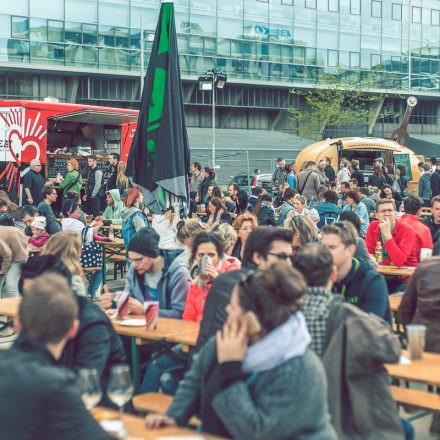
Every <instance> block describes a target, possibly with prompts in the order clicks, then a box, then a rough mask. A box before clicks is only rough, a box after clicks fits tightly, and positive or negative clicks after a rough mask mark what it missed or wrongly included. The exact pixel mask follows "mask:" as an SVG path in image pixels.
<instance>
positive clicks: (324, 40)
mask: <svg viewBox="0 0 440 440" xmlns="http://www.w3.org/2000/svg"><path fill="white" fill-rule="evenodd" d="M317 38H318V40H317V41H318V45H317V47H318V48H325V49H338V33H337V32H332V31H322V30H318V33H317Z"/></svg>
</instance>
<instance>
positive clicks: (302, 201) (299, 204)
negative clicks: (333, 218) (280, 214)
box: [287, 194, 319, 225]
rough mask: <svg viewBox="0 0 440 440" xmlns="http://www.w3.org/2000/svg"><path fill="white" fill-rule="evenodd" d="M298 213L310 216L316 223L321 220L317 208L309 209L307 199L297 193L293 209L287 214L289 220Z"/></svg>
mask: <svg viewBox="0 0 440 440" xmlns="http://www.w3.org/2000/svg"><path fill="white" fill-rule="evenodd" d="M297 215H304V216H306V217H309V218H310V220H312V221H313V222H314V223H315V225H317V224H318V222H319V214H318V211H317V210H316V209H315V208H312V209H308V208H307V200H306V198H305V197H303V196H300V195H299V194H296V195H295V197H294V198H293V209H292V211H290V212H289V213H288V214H287V220H288V219H289V218H290V217H296V216H297Z"/></svg>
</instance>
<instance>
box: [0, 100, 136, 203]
mask: <svg viewBox="0 0 440 440" xmlns="http://www.w3.org/2000/svg"><path fill="white" fill-rule="evenodd" d="M137 118H138V111H137V110H130V109H121V108H113V107H98V106H93V105H83V104H66V103H60V102H52V101H51V102H46V101H26V100H0V189H2V190H3V191H6V192H7V193H8V194H9V195H10V197H11V198H12V199H13V200H14V201H18V202H20V201H21V194H22V191H21V187H22V185H21V181H22V179H23V176H24V175H25V174H26V173H27V172H28V171H29V162H30V161H31V160H32V159H39V160H40V162H41V163H42V164H43V166H44V173H45V176H46V178H50V177H55V176H52V175H51V174H53V173H54V172H55V171H57V170H58V171H59V170H60V163H62V161H63V160H64V159H65V160H64V162H66V161H67V159H68V158H70V157H72V156H73V157H75V158H77V159H80V158H83V159H84V163H85V162H86V161H85V158H86V156H87V155H88V154H91V153H93V154H96V155H97V156H98V158H100V159H101V162H102V163H104V162H105V161H106V157H108V155H109V154H111V153H119V154H121V158H122V159H123V160H124V161H126V160H127V156H128V152H129V150H130V146H131V142H132V139H133V135H134V132H135V130H136V125H137ZM63 157H64V159H63ZM55 164H56V165H57V166H55Z"/></svg>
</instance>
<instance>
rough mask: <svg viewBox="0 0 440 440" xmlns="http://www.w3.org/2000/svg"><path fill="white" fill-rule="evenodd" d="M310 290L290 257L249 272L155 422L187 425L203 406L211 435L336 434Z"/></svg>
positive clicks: (330, 437)
mask: <svg viewBox="0 0 440 440" xmlns="http://www.w3.org/2000/svg"><path fill="white" fill-rule="evenodd" d="M306 291H307V284H306V282H305V280H304V278H303V276H302V275H301V274H300V273H299V272H298V271H297V270H295V269H293V268H292V267H291V266H289V265H288V264H287V263H284V264H283V263H278V264H275V265H273V266H271V267H270V268H267V269H264V270H259V271H257V272H255V273H253V274H251V275H250V276H247V277H243V278H242V280H241V281H240V282H239V283H238V284H237V285H236V287H235V288H234V290H233V291H232V295H231V300H230V302H229V304H228V305H227V307H226V311H227V314H228V318H227V321H226V323H225V325H224V326H223V330H222V331H220V330H219V331H218V332H217V335H216V338H215V339H214V338H213V339H211V340H210V341H209V342H207V343H206V344H205V345H204V346H203V347H202V349H201V350H200V352H199V353H198V356H197V357H195V358H194V359H193V362H192V364H191V368H190V370H189V371H188V373H187V374H186V375H185V378H184V380H183V381H182V382H181V383H180V385H179V388H178V390H177V393H176V395H175V397H174V400H173V403H172V404H171V406H170V407H169V409H168V410H167V412H166V414H165V415H149V416H147V418H146V424H147V427H148V428H157V427H160V426H173V425H176V424H179V425H184V424H185V423H186V422H187V421H188V420H189V419H190V418H191V416H193V415H194V414H195V411H198V412H197V415H198V416H199V417H200V419H201V426H202V429H203V431H204V432H206V433H208V434H211V435H218V436H222V437H226V438H233V439H257V438H258V439H269V438H270V439H272V440H283V439H294V438H295V439H299V438H310V439H312V438H316V439H318V438H322V439H324V438H325V439H327V440H335V439H336V434H335V432H334V429H333V427H332V425H331V423H330V416H329V413H328V404H327V398H328V397H327V391H326V375H325V372H324V368H323V366H322V364H321V363H320V361H319V360H318V358H317V356H316V354H315V353H314V352H313V351H312V350H311V349H310V348H309V344H310V341H311V338H310V334H309V332H308V330H307V325H306V322H305V319H304V316H303V314H302V312H301V311H300V307H301V298H302V297H303V295H304V294H305V293H306ZM298 414H301V417H298V416H297V415H298Z"/></svg>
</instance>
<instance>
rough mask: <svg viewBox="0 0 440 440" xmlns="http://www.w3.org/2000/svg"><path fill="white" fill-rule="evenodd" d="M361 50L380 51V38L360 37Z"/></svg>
mask: <svg viewBox="0 0 440 440" xmlns="http://www.w3.org/2000/svg"><path fill="white" fill-rule="evenodd" d="M361 48H362V49H372V50H380V38H377V37H374V36H370V35H362V37H361Z"/></svg>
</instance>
